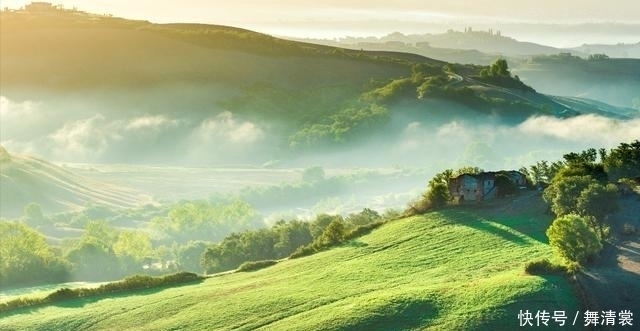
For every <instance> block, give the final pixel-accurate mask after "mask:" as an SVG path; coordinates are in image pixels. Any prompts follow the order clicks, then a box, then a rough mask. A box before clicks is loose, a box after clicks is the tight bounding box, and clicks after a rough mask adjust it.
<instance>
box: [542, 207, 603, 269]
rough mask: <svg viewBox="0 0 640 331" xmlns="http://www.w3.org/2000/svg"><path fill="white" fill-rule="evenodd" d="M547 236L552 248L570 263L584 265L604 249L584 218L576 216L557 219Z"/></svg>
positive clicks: (548, 230) (571, 215)
mask: <svg viewBox="0 0 640 331" xmlns="http://www.w3.org/2000/svg"><path fill="white" fill-rule="evenodd" d="M547 236H548V237H549V245H551V248H553V250H554V251H555V252H556V253H557V254H558V255H559V256H561V257H562V258H564V259H566V260H567V261H569V262H576V263H578V264H584V263H586V262H588V261H590V260H592V259H593V258H595V256H596V255H597V254H598V253H599V252H600V250H601V249H602V244H601V243H600V240H599V238H598V235H597V234H596V233H595V231H594V230H593V229H592V228H591V227H589V225H588V224H587V221H586V220H585V218H584V217H581V216H579V215H576V214H568V215H565V216H561V217H558V218H556V219H555V220H554V221H553V223H552V224H551V226H550V227H549V228H548V229H547Z"/></svg>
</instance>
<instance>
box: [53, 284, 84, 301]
mask: <svg viewBox="0 0 640 331" xmlns="http://www.w3.org/2000/svg"><path fill="white" fill-rule="evenodd" d="M77 297H78V291H74V290H72V289H70V288H67V287H64V288H61V289H59V290H57V291H55V292H53V293H51V294H49V295H47V297H46V298H45V301H50V302H56V301H62V300H68V299H74V298H77Z"/></svg>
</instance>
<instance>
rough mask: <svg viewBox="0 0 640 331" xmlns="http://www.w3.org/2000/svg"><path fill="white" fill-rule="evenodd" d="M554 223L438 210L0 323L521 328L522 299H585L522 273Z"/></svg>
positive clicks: (532, 302) (570, 306)
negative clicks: (236, 266) (262, 262)
mask: <svg viewBox="0 0 640 331" xmlns="http://www.w3.org/2000/svg"><path fill="white" fill-rule="evenodd" d="M546 223H547V221H546V220H541V219H539V218H535V217H523V216H519V217H517V218H516V217H513V218H509V217H508V216H505V217H501V218H483V217H482V216H479V214H478V213H476V212H472V211H444V212H438V213H430V214H427V215H425V216H420V217H412V218H407V219H402V220H398V221H393V222H391V223H389V224H387V225H385V226H383V227H381V228H379V229H377V230H375V231H373V232H372V233H371V234H369V235H367V236H364V237H361V238H359V239H358V240H355V241H353V242H351V243H349V244H346V245H344V246H342V247H338V248H335V249H332V250H330V251H327V252H323V253H318V254H316V255H313V256H310V257H306V258H301V259H296V260H289V261H283V262H281V263H279V264H277V265H275V266H273V267H270V268H267V269H263V270H260V271H256V272H250V273H236V274H230V275H224V276H219V277H213V278H210V279H208V280H206V281H205V282H204V283H202V284H199V285H192V286H184V287H179V288H172V289H165V290H161V291H157V292H153V293H144V292H143V293H140V292H137V293H132V294H131V295H122V296H119V297H109V298H94V299H85V300H78V301H70V302H66V303H62V304H59V305H57V306H50V307H42V308H34V309H28V310H22V311H17V312H14V313H12V314H11V315H10V316H6V317H4V318H2V319H0V329H3V330H5V329H16V330H18V329H19V330H44V329H46V330H84V329H87V330H178V329H180V330H232V329H233V330H253V329H261V330H413V329H428V330H511V329H517V328H518V318H517V314H518V311H519V310H520V309H523V310H524V309H529V310H530V311H533V312H534V314H535V311H537V310H542V309H545V310H547V311H551V312H553V311H554V310H565V311H567V315H568V316H572V315H571V314H572V312H575V311H577V310H578V309H579V308H578V304H577V301H576V299H575V297H574V294H573V292H572V290H571V286H570V285H569V283H568V281H567V280H565V279H564V278H562V277H555V276H553V277H552V276H549V277H538V276H529V275H526V274H524V272H523V263H524V262H525V261H527V260H530V259H534V258H537V257H541V256H544V255H547V254H549V250H550V248H549V246H548V245H547V244H546V243H544V242H542V241H540V238H543V236H541V233H542V232H543V230H544V228H545V227H546V226H547V225H548V224H546ZM514 229H520V230H522V231H530V234H525V233H522V232H519V231H517V230H514ZM525 229H526V230H525ZM570 322H571V321H569V323H568V324H571V323H570ZM550 325H553V323H550ZM549 328H550V329H552V328H553V326H550V327H549ZM562 329H570V327H567V326H565V327H564V328H562Z"/></svg>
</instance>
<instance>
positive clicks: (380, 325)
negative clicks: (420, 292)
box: [335, 300, 438, 331]
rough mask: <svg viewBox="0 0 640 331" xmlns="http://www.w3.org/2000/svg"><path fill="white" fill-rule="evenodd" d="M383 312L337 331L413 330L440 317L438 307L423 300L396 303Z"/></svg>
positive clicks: (364, 317) (369, 315)
mask: <svg viewBox="0 0 640 331" xmlns="http://www.w3.org/2000/svg"><path fill="white" fill-rule="evenodd" d="M381 310H382V311H376V312H375V313H374V314H367V315H366V316H363V317H362V318H361V319H358V320H357V321H354V322H353V323H351V324H346V325H344V326H342V327H340V328H337V329H335V330H344V331H347V330H349V331H354V330H355V331H358V330H363V331H373V330H385V331H386V330H411V329H415V328H418V327H420V326H423V325H425V323H427V322H428V320H430V319H433V318H435V317H436V316H438V309H437V307H436V305H434V304H433V303H431V302H429V301H421V300H410V301H409V302H400V303H399V302H395V303H392V304H391V305H389V306H386V307H384V309H381Z"/></svg>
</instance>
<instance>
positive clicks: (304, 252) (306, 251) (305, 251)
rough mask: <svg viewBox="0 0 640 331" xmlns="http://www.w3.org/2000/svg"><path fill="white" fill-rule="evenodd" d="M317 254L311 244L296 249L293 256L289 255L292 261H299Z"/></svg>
mask: <svg viewBox="0 0 640 331" xmlns="http://www.w3.org/2000/svg"><path fill="white" fill-rule="evenodd" d="M315 252H317V249H316V247H315V246H314V245H313V244H309V245H306V246H300V247H298V249H296V250H295V251H294V252H293V253H291V255H289V258H290V259H297V258H299V257H303V256H309V255H311V254H313V253H315Z"/></svg>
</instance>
